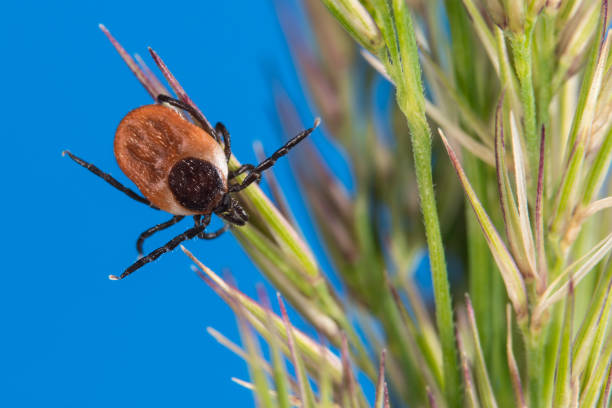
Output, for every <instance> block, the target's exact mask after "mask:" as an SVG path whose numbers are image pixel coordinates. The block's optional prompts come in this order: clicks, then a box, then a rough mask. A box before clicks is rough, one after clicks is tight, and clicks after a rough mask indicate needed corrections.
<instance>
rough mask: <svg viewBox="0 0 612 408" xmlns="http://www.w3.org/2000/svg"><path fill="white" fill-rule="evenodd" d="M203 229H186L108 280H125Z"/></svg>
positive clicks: (202, 226)
mask: <svg viewBox="0 0 612 408" xmlns="http://www.w3.org/2000/svg"><path fill="white" fill-rule="evenodd" d="M204 228H206V226H205V225H200V226H196V227H193V228H190V229H188V230H187V231H185V232H183V233H182V234H181V235H178V236H176V237H174V238H173V239H171V240H170V241H169V242H168V243H167V244H166V245H164V246H163V247H161V248H157V249H156V250H155V251H153V252H151V253H150V254H148V255H147V256H145V257H142V258H140V259H139V260H137V261H136V262H134V263H133V264H132V265H131V266H130V267H129V268H127V269H126V270H125V272H123V273H122V274H121V275H119V276H116V275H109V279H111V280H119V279H123V278H125V277H126V276H128V275H129V274H131V273H133V272H134V271H136V270H138V269H140V268H141V267H143V266H144V265H146V264H148V263H149V262H153V261H154V260H156V259H157V258H159V257H160V256H162V255H163V254H165V253H166V252H170V251H172V250H173V249H174V248H176V247H177V246H179V244H180V243H181V242H183V241H187V240H190V239H192V238H194V237H196V236H197V235H198V234H199V233H200V232H202V231H204Z"/></svg>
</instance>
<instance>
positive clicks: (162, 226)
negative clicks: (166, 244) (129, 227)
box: [136, 215, 185, 256]
mask: <svg viewBox="0 0 612 408" xmlns="http://www.w3.org/2000/svg"><path fill="white" fill-rule="evenodd" d="M183 218H185V217H184V216H183V215H175V216H174V217H172V218H171V219H170V220H169V221H166V222H162V223H161V224H157V225H155V226H154V227H151V228H149V229H148V230H146V231H145V232H143V233H142V234H140V236H139V237H138V240H137V241H136V250H137V251H138V256H142V246H143V244H144V241H145V239H147V238H149V237H150V236H151V235H153V234H155V233H156V232H158V231H161V230H165V229H166V228H170V227H171V226H173V225H174V224H176V223H177V222H179V221H180V220H182V219H183Z"/></svg>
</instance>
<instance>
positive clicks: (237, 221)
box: [215, 195, 249, 226]
mask: <svg viewBox="0 0 612 408" xmlns="http://www.w3.org/2000/svg"><path fill="white" fill-rule="evenodd" d="M226 197H227V200H228V201H227V203H226V205H225V206H223V207H220V208H219V210H217V211H215V214H217V215H218V216H219V217H221V218H223V219H224V220H225V221H227V222H229V223H230V224H234V225H238V226H242V225H244V224H246V223H247V221H248V220H249V215H248V214H247V212H246V211H245V210H244V208H242V206H241V205H240V203H238V201H236V200H235V199H234V198H231V197H230V196H229V195H226Z"/></svg>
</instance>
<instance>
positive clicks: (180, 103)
mask: <svg viewBox="0 0 612 408" xmlns="http://www.w3.org/2000/svg"><path fill="white" fill-rule="evenodd" d="M157 102H159V103H167V104H168V105H172V106H174V107H177V108H179V109H182V110H184V111H187V112H189V114H190V115H191V116H192V117H193V118H194V119H195V120H197V121H198V122H199V123H200V125H202V127H203V128H204V130H205V131H206V132H207V133H208V134H209V135H211V136H212V137H214V138H215V140H216V141H217V142H218V143H220V142H221V140H219V136H217V132H215V129H213V128H212V126H211V125H210V122H209V121H208V119H206V118H205V117H204V115H202V113H201V112H199V111H198V110H197V109H195V108H194V107H193V106H191V105H189V104H188V103H185V102H183V101H179V100H178V99H174V98H173V97H171V96H168V95H163V94H160V95H157Z"/></svg>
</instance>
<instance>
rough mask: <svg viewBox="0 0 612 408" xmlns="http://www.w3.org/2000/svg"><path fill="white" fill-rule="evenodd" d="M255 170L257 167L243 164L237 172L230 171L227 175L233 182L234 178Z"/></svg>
mask: <svg viewBox="0 0 612 408" xmlns="http://www.w3.org/2000/svg"><path fill="white" fill-rule="evenodd" d="M254 168H255V166H253V165H252V164H243V165H242V166H240V167H238V168H237V169H236V170H234V171H230V172H229V173H228V174H227V178H228V179H230V180H231V179H233V178H234V177H237V176H239V175H241V174H242V173H245V172H247V171H251V170H253V169H254Z"/></svg>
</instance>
